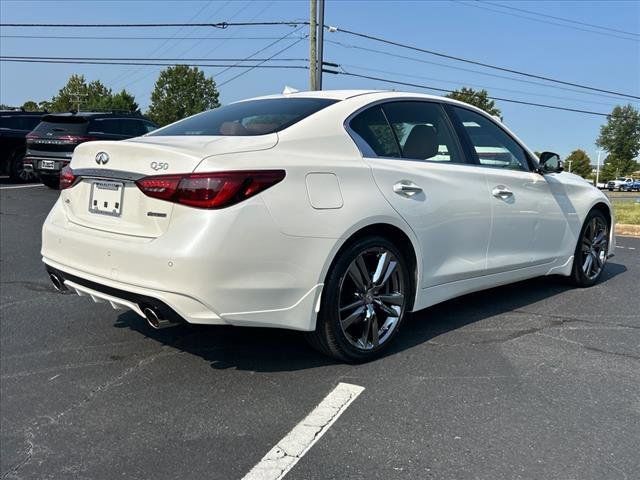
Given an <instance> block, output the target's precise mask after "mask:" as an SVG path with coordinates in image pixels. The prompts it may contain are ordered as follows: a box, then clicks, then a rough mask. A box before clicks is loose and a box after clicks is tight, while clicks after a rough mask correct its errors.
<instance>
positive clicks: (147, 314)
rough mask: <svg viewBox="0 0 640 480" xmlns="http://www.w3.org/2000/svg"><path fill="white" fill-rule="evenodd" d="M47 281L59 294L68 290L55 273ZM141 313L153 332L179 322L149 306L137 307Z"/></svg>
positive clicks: (50, 274) (51, 273)
mask: <svg viewBox="0 0 640 480" xmlns="http://www.w3.org/2000/svg"><path fill="white" fill-rule="evenodd" d="M49 279H50V280H51V283H52V284H53V288H55V289H56V291H58V292H60V293H65V292H67V291H69V288H68V287H67V286H66V285H65V283H64V280H63V278H62V277H61V276H60V275H58V274H57V273H55V272H50V273H49ZM139 307H140V309H141V310H142V313H143V314H144V318H145V319H146V320H147V323H148V324H149V326H150V327H151V328H153V329H155V330H160V329H162V328H168V327H174V326H176V325H179V324H180V322H174V321H172V320H169V319H167V318H164V316H163V315H162V314H160V313H159V312H158V310H157V309H154V308H153V307H150V306H143V305H139Z"/></svg>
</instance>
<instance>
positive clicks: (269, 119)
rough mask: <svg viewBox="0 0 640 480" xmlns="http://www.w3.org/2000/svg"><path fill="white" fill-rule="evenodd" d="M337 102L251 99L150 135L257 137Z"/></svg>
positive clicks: (277, 129) (326, 100) (313, 99)
mask: <svg viewBox="0 0 640 480" xmlns="http://www.w3.org/2000/svg"><path fill="white" fill-rule="evenodd" d="M335 102H337V100H333V99H328V98H269V99H262V100H247V101H245V102H238V103H232V104H229V105H225V106H223V107H218V108H215V109H213V110H208V111H206V112H202V113H199V114H197V115H194V116H192V117H188V118H185V119H184V120H180V121H178V122H176V123H173V124H171V125H169V126H167V127H165V128H161V129H159V130H157V131H155V132H152V133H150V134H149V136H170V135H180V136H182V135H222V136H232V137H233V136H240V137H246V136H253V135H266V134H268V133H274V132H279V131H280V130H284V129H285V128H287V127H289V126H291V125H293V124H294V123H296V122H299V121H300V120H302V119H303V118H306V117H308V116H309V115H312V114H314V113H316V112H318V111H319V110H322V109H323V108H325V107H328V106H329V105H331V104H333V103H335Z"/></svg>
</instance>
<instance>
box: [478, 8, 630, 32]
mask: <svg viewBox="0 0 640 480" xmlns="http://www.w3.org/2000/svg"><path fill="white" fill-rule="evenodd" d="M484 3H488V4H489V5H494V6H496V7H500V8H507V9H509V10H515V11H518V12H524V13H529V14H531V15H537V16H539V17H545V18H553V19H555V20H561V21H563V22H569V23H576V24H578V25H584V26H586V27H593V28H600V29H602V30H608V31H610V32H616V33H623V34H625V35H635V36H637V37H640V33H637V32H635V33H634V32H627V31H624V30H618V29H616V28H610V27H605V26H603V25H596V24H595V23H587V22H580V21H578V20H575V19H572V18H564V17H556V16H554V15H549V14H545V13H539V12H532V11H531V10H525V9H523V8H517V7H512V6H510V5H503V4H500V3H494V2H488V1H486V0H485V2H484Z"/></svg>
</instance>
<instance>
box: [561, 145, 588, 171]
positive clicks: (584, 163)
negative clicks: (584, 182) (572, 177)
mask: <svg viewBox="0 0 640 480" xmlns="http://www.w3.org/2000/svg"><path fill="white" fill-rule="evenodd" d="M564 164H565V168H566V169H569V165H571V173H575V174H576V175H580V176H581V177H582V178H587V177H589V176H590V175H591V170H592V168H591V159H590V158H589V155H587V152H585V151H584V150H581V149H579V148H578V149H577V150H574V151H573V152H571V154H570V155H569V156H568V157H567V158H566V159H565V161H564Z"/></svg>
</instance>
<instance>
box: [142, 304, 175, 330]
mask: <svg viewBox="0 0 640 480" xmlns="http://www.w3.org/2000/svg"><path fill="white" fill-rule="evenodd" d="M142 313H144V317H145V318H146V319H147V323H148V324H149V326H150V327H151V328H153V329H155V330H160V329H161V328H168V327H174V326H176V325H178V323H177V322H172V321H171V320H167V319H166V318H161V317H159V316H158V313H157V312H156V311H155V310H154V309H153V308H149V307H146V308H144V309H142Z"/></svg>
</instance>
